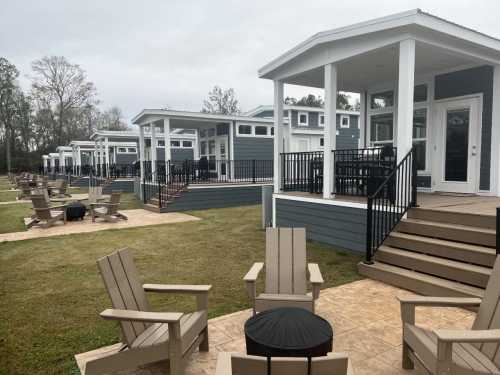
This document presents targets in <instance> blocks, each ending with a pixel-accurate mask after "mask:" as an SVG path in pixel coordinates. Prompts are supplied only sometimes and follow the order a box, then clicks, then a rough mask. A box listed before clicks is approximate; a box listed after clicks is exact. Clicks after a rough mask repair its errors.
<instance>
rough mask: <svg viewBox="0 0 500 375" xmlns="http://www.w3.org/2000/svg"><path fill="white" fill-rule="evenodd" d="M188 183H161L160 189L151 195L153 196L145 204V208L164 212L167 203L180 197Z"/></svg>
mask: <svg viewBox="0 0 500 375" xmlns="http://www.w3.org/2000/svg"><path fill="white" fill-rule="evenodd" d="M187 186H188V185H187V184H179V183H177V182H176V183H171V184H166V185H165V184H161V185H160V188H159V191H156V192H155V193H154V194H152V195H151V198H150V199H149V200H148V201H147V202H146V203H144V204H143V208H144V209H146V210H148V211H152V212H156V213H162V212H164V210H162V209H164V208H166V206H167V204H169V203H171V202H172V201H173V200H174V199H176V198H180V197H181V196H182V193H183V192H184V191H186V190H187Z"/></svg>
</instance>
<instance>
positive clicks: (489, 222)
mask: <svg viewBox="0 0 500 375" xmlns="http://www.w3.org/2000/svg"><path fill="white" fill-rule="evenodd" d="M427 216H431V217H432V216H434V219H439V220H434V221H438V222H442V223H455V224H461V223H462V222H468V223H469V224H465V225H470V226H473V227H483V228H489V229H496V217H495V216H493V215H488V214H478V213H472V212H455V211H450V210H446V209H441V208H423V207H414V208H412V209H410V210H409V211H408V217H409V218H415V219H418V218H419V217H420V219H424V218H425V217H427ZM424 220H425V219H424ZM429 220H433V219H432V218H430V219H429Z"/></svg>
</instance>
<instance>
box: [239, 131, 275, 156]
mask: <svg viewBox="0 0 500 375" xmlns="http://www.w3.org/2000/svg"><path fill="white" fill-rule="evenodd" d="M273 142H274V141H273V138H259V137H238V136H236V137H234V153H233V155H234V160H254V159H255V160H273V146H274V144H273Z"/></svg>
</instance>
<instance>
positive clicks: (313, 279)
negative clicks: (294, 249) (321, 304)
mask: <svg viewBox="0 0 500 375" xmlns="http://www.w3.org/2000/svg"><path fill="white" fill-rule="evenodd" d="M307 270H308V272H309V282H310V283H311V285H312V295H313V299H315V300H316V299H318V298H319V293H320V290H321V285H322V284H323V283H324V280H323V276H322V275H321V271H320V269H319V265H318V264H317V263H308V264H307Z"/></svg>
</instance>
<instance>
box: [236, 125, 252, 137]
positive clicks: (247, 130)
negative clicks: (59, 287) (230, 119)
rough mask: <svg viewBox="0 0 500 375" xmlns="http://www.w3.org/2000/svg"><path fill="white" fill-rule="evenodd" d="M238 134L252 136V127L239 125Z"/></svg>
mask: <svg viewBox="0 0 500 375" xmlns="http://www.w3.org/2000/svg"><path fill="white" fill-rule="evenodd" d="M238 134H240V135H241V134H245V135H249V134H252V127H251V126H250V125H240V126H238Z"/></svg>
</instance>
